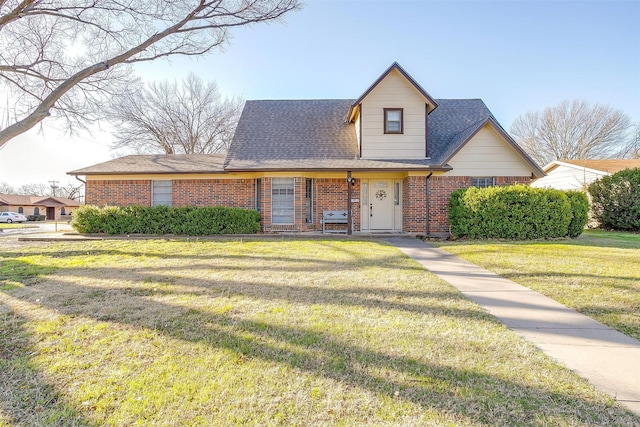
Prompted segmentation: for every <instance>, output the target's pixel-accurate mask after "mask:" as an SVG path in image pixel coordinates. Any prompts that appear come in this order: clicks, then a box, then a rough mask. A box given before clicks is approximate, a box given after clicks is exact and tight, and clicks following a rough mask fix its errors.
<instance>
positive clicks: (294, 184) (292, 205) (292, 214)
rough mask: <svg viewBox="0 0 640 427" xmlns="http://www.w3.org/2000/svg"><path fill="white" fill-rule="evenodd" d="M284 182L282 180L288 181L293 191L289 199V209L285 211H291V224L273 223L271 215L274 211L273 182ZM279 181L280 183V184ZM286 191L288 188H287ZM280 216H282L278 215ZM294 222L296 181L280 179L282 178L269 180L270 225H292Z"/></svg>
mask: <svg viewBox="0 0 640 427" xmlns="http://www.w3.org/2000/svg"><path fill="white" fill-rule="evenodd" d="M276 180H278V181H280V180H282V181H284V180H290V181H289V182H290V183H291V188H292V190H293V195H292V198H291V207H287V209H290V210H291V219H292V221H291V222H276V221H274V215H273V211H274V207H275V206H274V205H275V203H274V194H273V189H274V188H273V187H274V185H273V184H274V181H276ZM282 181H280V182H282ZM287 190H288V188H287ZM280 216H282V215H280ZM295 221H296V179H295V178H294V177H282V178H271V224H274V225H294V224H295Z"/></svg>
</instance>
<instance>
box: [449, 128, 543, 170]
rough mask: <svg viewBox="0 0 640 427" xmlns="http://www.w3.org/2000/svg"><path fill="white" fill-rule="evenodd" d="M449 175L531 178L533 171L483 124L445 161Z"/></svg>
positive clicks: (510, 146)
mask: <svg viewBox="0 0 640 427" xmlns="http://www.w3.org/2000/svg"><path fill="white" fill-rule="evenodd" d="M448 163H449V165H450V166H452V167H453V170H452V171H450V172H448V173H447V175H451V176H531V174H535V172H536V171H534V170H533V168H532V167H531V165H530V164H528V163H527V162H526V161H525V159H524V158H523V157H522V155H521V154H520V153H518V152H517V151H516V150H515V149H514V148H513V146H512V145H511V144H510V143H509V142H508V141H506V140H505V139H504V138H503V137H502V135H500V134H499V133H498V132H497V131H496V130H494V129H493V128H492V127H491V125H490V124H485V125H484V126H483V127H482V128H481V129H480V130H479V131H478V132H476V133H475V135H473V136H472V137H471V139H469V141H468V142H467V143H466V144H464V146H463V147H462V148H460V150H458V152H457V153H455V155H453V157H452V158H451V159H450V160H449V162H448Z"/></svg>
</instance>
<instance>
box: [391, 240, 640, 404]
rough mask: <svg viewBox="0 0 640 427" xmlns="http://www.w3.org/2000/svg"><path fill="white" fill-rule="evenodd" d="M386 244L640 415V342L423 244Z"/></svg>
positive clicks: (421, 242) (418, 241)
mask: <svg viewBox="0 0 640 427" xmlns="http://www.w3.org/2000/svg"><path fill="white" fill-rule="evenodd" d="M385 241H387V242H389V243H391V244H392V245H394V246H396V247H398V248H399V249H400V250H401V251H402V252H403V253H405V254H406V255H408V256H409V257H411V258H413V259H414V260H416V261H418V262H419V263H420V264H421V265H422V266H423V267H424V268H426V269H427V270H429V271H431V272H432V273H434V274H436V275H437V276H439V277H440V278H442V279H444V280H445V281H446V282H448V283H450V284H451V285H453V286H454V287H456V288H457V289H458V290H459V291H460V292H462V294H463V295H465V296H466V297H467V298H469V299H471V300H472V301H475V302H476V303H478V304H480V305H481V306H482V307H483V308H484V309H485V310H487V311H488V312H489V313H491V314H492V315H494V316H495V317H496V318H498V320H500V321H501V322H502V323H504V324H505V325H506V326H508V327H509V328H510V329H512V330H513V331H515V332H516V333H518V334H519V335H521V336H522V337H523V338H524V339H526V340H528V341H530V342H532V343H533V344H535V345H536V346H537V347H538V348H540V349H541V350H542V351H544V352H545V353H546V354H547V355H549V356H550V357H552V358H553V359H555V360H556V361H558V362H560V363H562V364H564V365H565V366H566V367H568V368H569V369H571V370H572V371H574V372H576V373H577V374H578V375H580V376H581V377H583V378H586V379H587V380H588V381H589V382H591V384H593V385H594V386H595V387H596V388H598V389H600V390H602V391H604V392H606V393H608V394H609V395H611V396H612V397H613V398H614V399H616V400H617V401H619V402H620V403H621V404H622V405H624V406H626V407H627V408H629V409H630V410H631V411H632V412H634V413H635V414H638V415H640V342H638V341H637V340H635V339H633V338H630V337H628V336H626V335H624V334H621V333H619V332H616V331H614V330H613V329H611V328H609V327H607V326H605V325H603V324H602V323H599V322H596V321H595V320H593V319H591V318H590V317H587V316H585V315H582V314H580V313H578V312H577V311H575V310H573V309H570V308H567V307H565V306H564V305H562V304H559V303H557V302H556V301H554V300H552V299H550V298H547V297H545V296H544V295H542V294H540V293H538V292H534V291H532V290H531V289H529V288H525V287H524V286H521V285H518V284H517V283H515V282H512V281H511V280H507V279H505V278H503V277H500V276H498V275H496V274H493V273H491V272H489V271H487V270H485V269H482V268H480V267H478V266H477V265H474V264H471V263H469V262H467V261H465V260H463V259H461V258H458V257H456V256H454V255H451V254H449V253H447V252H445V251H443V250H441V249H437V248H434V247H432V246H430V245H428V244H426V243H424V242H423V241H421V240H418V239H403V238H388V239H385Z"/></svg>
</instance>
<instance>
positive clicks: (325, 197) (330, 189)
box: [86, 176, 530, 234]
mask: <svg viewBox="0 0 640 427" xmlns="http://www.w3.org/2000/svg"><path fill="white" fill-rule="evenodd" d="M529 181H530V177H528V176H527V177H496V178H495V184H496V185H508V184H515V183H522V184H528V183H529ZM294 182H295V184H294V185H295V187H294V188H295V196H294V203H295V222H294V224H283V225H280V224H275V225H274V224H271V178H262V180H261V198H260V200H261V206H260V211H261V226H262V229H263V230H264V231H266V232H271V231H295V232H301V231H314V230H322V222H321V220H322V212H323V211H328V210H346V209H347V180H346V176H345V178H318V179H313V192H314V198H313V222H312V223H311V224H308V223H307V222H306V203H305V190H306V187H305V185H306V180H305V178H304V177H296V178H295V181H294ZM470 186H471V178H470V177H467V176H432V177H431V178H430V179H429V201H428V205H429V227H428V230H427V226H426V216H427V215H426V209H427V196H426V178H425V177H418V176H410V177H406V178H405V179H404V180H403V182H402V210H403V217H402V221H403V224H402V228H403V231H405V232H413V233H426V232H427V231H428V232H429V233H432V234H444V233H448V232H449V211H448V208H449V198H450V196H451V193H452V192H453V191H454V190H457V189H459V188H468V187H470ZM360 187H361V183H360V180H359V179H356V180H355V185H353V186H352V187H351V190H352V196H351V197H352V198H353V199H358V200H359V199H360ZM86 201H87V204H92V205H98V206H104V205H107V204H110V205H120V206H127V205H141V206H150V205H151V181H150V180H113V181H110V180H105V181H103V180H89V181H87V190H86ZM173 205H174V206H233V207H243V208H249V209H253V208H255V205H256V181H255V180H254V179H230V180H227V179H224V180H223V179H202V180H195V179H184V180H174V181H173ZM351 208H352V211H351V212H352V215H353V221H354V231H358V230H360V203H359V202H354V203H352V204H351ZM331 227H336V228H344V225H341V224H336V225H333V226H331Z"/></svg>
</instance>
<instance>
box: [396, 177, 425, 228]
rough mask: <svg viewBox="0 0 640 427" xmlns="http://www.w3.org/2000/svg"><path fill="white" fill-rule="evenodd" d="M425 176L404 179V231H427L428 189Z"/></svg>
mask: <svg viewBox="0 0 640 427" xmlns="http://www.w3.org/2000/svg"><path fill="white" fill-rule="evenodd" d="M426 189H427V187H426V178H425V177H424V176H408V177H406V178H405V179H404V180H402V231H405V232H408V233H425V232H426V212H427V191H426Z"/></svg>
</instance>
